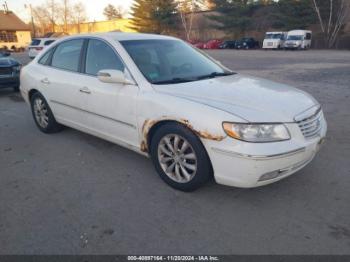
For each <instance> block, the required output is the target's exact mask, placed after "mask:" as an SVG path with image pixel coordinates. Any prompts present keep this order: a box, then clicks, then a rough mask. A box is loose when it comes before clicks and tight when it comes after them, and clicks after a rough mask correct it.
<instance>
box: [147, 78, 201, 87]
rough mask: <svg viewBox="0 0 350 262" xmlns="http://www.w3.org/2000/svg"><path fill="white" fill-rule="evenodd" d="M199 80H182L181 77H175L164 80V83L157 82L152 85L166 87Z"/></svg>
mask: <svg viewBox="0 0 350 262" xmlns="http://www.w3.org/2000/svg"><path fill="white" fill-rule="evenodd" d="M195 80H197V79H196V78H181V77H175V78H172V79H168V80H162V81H156V82H153V83H152V84H155V85H166V84H177V83H186V82H192V81H195Z"/></svg>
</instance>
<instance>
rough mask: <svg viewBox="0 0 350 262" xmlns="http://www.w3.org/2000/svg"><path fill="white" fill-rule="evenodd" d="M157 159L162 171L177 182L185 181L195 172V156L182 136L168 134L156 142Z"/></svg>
mask: <svg viewBox="0 0 350 262" xmlns="http://www.w3.org/2000/svg"><path fill="white" fill-rule="evenodd" d="M158 161H159V164H160V166H161V168H162V170H163V171H164V173H165V174H166V175H167V176H168V177H169V178H170V179H172V180H174V181H175V182H178V183H187V182H189V181H191V180H192V179H193V177H194V176H195V175H196V172H197V162H198V161H197V156H196V153H195V151H194V149H193V148H192V146H191V144H190V143H189V142H188V141H187V140H186V139H185V138H183V137H182V136H180V135H177V134H169V135H166V136H164V137H163V138H162V139H161V140H160V141H159V144H158Z"/></svg>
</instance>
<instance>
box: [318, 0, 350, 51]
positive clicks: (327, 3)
mask: <svg viewBox="0 0 350 262" xmlns="http://www.w3.org/2000/svg"><path fill="white" fill-rule="evenodd" d="M312 1H313V7H314V9H315V12H316V14H317V17H318V20H319V23H320V27H321V30H322V33H323V34H324V38H325V43H326V45H327V47H328V48H332V47H334V45H335V43H336V41H337V39H338V36H339V32H340V30H341V29H342V27H343V26H344V24H345V21H346V17H347V15H348V14H349V6H350V4H349V2H348V0H312Z"/></svg>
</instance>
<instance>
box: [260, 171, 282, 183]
mask: <svg viewBox="0 0 350 262" xmlns="http://www.w3.org/2000/svg"><path fill="white" fill-rule="evenodd" d="M280 175H281V173H280V171H279V170H277V171H273V172H270V173H266V174H263V175H262V176H261V177H260V178H259V180H258V181H259V182H261V181H266V180H270V179H274V178H277V177H279V176H280Z"/></svg>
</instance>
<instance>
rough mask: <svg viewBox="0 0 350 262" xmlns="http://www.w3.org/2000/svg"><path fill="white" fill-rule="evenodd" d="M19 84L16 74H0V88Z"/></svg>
mask: <svg viewBox="0 0 350 262" xmlns="http://www.w3.org/2000/svg"><path fill="white" fill-rule="evenodd" d="M18 85H19V76H18V75H14V76H13V75H9V76H2V75H0V88H7V87H16V86H18Z"/></svg>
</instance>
